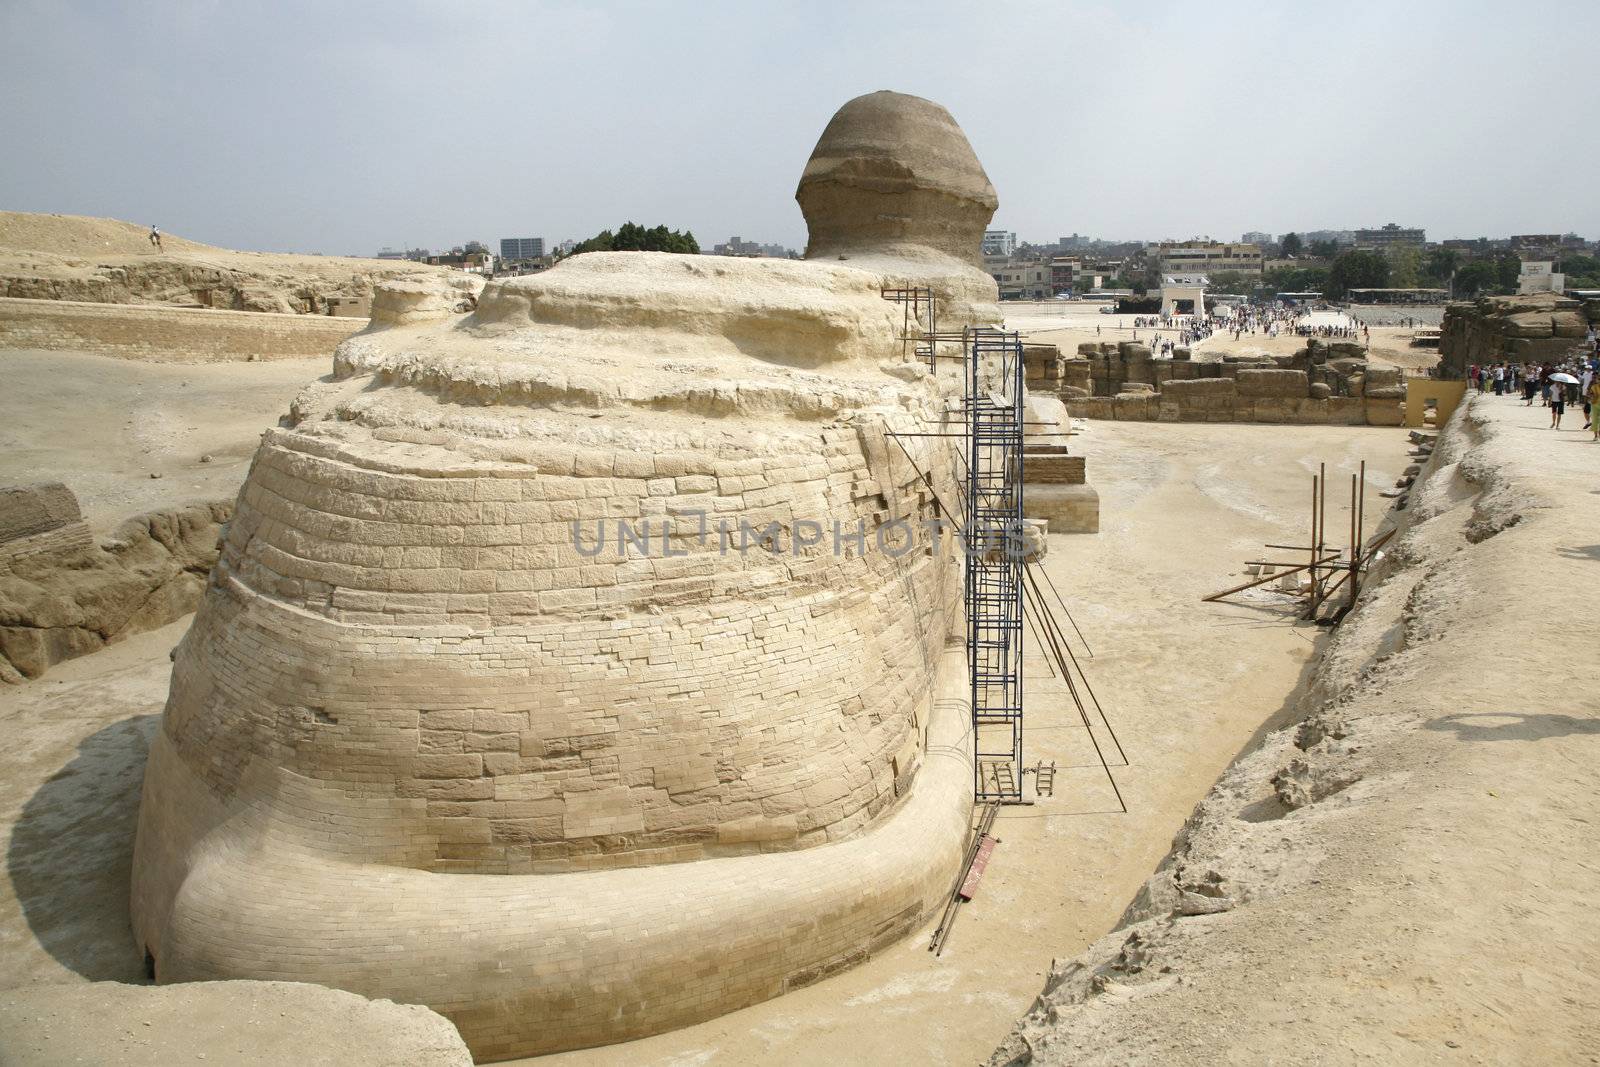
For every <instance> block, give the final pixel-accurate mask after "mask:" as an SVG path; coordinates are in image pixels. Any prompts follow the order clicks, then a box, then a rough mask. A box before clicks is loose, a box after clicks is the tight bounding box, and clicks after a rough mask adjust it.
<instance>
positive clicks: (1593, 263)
mask: <svg viewBox="0 0 1600 1067" xmlns="http://www.w3.org/2000/svg"><path fill="white" fill-rule="evenodd" d="M1561 270H1562V273H1564V274H1566V276H1567V285H1568V286H1569V287H1571V288H1573V289H1600V258H1596V257H1594V256H1562V257H1561Z"/></svg>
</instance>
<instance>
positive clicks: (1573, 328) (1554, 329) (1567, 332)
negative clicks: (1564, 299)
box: [1550, 311, 1589, 337]
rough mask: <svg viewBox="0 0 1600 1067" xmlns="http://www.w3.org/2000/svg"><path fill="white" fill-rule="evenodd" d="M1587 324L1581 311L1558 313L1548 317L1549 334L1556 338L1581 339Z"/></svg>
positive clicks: (1587, 327)
mask: <svg viewBox="0 0 1600 1067" xmlns="http://www.w3.org/2000/svg"><path fill="white" fill-rule="evenodd" d="M1588 329H1589V324H1588V320H1587V319H1586V318H1585V316H1584V314H1583V313H1582V312H1581V311H1558V312H1556V313H1555V314H1554V315H1551V316H1550V332H1551V334H1552V335H1553V336H1556V337H1582V336H1584V334H1585V333H1587V332H1588Z"/></svg>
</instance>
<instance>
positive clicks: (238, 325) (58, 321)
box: [0, 297, 366, 362]
mask: <svg viewBox="0 0 1600 1067" xmlns="http://www.w3.org/2000/svg"><path fill="white" fill-rule="evenodd" d="M365 325H366V320H365V319H355V318H335V317H332V316H325V315H286V314H270V313H266V312H247V311H203V310H198V309H191V308H170V307H148V306H142V305H133V304H94V303H81V302H75V301H69V300H21V299H12V298H8V297H0V348H37V349H44V350H47V351H67V352H97V353H101V354H104V355H109V356H119V357H122V358H125V359H139V360H149V361H152V362H212V361H225V360H226V361H231V360H238V361H248V360H268V359H304V358H306V357H308V356H326V355H328V354H329V353H330V352H332V351H333V349H334V348H335V347H337V345H338V344H339V342H340V341H343V340H344V339H345V338H346V337H349V336H350V335H351V334H353V333H355V332H356V331H357V330H360V329H361V328H363V327H364V326H365Z"/></svg>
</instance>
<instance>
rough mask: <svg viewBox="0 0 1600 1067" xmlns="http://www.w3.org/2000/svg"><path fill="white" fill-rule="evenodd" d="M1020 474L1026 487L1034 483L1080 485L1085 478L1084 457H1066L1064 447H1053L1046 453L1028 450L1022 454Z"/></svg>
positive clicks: (1033, 449) (1032, 449) (1038, 450)
mask: <svg viewBox="0 0 1600 1067" xmlns="http://www.w3.org/2000/svg"><path fill="white" fill-rule="evenodd" d="M1022 472H1023V482H1024V483H1025V484H1027V485H1028V486H1032V485H1034V484H1035V483H1038V484H1040V485H1045V484H1057V485H1082V484H1083V482H1084V478H1085V470H1084V457H1083V456H1069V455H1067V454H1066V446H1065V445H1057V446H1054V447H1052V448H1051V449H1050V450H1048V451H1045V450H1040V449H1035V448H1029V449H1028V450H1027V451H1025V452H1024V453H1023V457H1022ZM1031 491H1032V490H1031V489H1030V490H1029V492H1031Z"/></svg>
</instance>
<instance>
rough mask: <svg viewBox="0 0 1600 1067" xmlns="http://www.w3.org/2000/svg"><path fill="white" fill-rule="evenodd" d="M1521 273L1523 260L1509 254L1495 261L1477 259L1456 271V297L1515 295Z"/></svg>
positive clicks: (1500, 256)
mask: <svg viewBox="0 0 1600 1067" xmlns="http://www.w3.org/2000/svg"><path fill="white" fill-rule="evenodd" d="M1521 271H1522V260H1521V259H1519V258H1518V257H1517V256H1516V255H1514V254H1512V253H1509V252H1507V253H1504V254H1502V255H1498V256H1495V257H1494V258H1493V259H1475V260H1473V261H1472V262H1471V263H1468V264H1467V265H1466V266H1464V267H1462V268H1461V269H1460V270H1458V271H1456V281H1455V295H1456V296H1477V295H1478V294H1480V293H1514V292H1516V291H1517V275H1518V274H1519V273H1520V272H1521Z"/></svg>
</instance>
